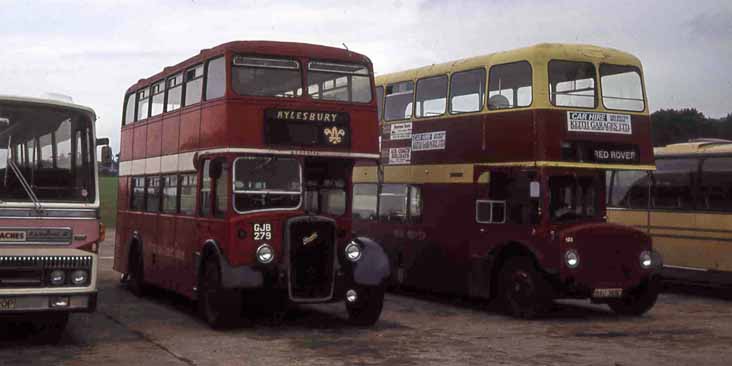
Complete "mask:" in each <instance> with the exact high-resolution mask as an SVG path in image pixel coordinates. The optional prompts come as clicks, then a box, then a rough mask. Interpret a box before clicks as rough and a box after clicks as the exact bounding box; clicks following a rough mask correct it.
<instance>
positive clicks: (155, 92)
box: [150, 80, 165, 116]
mask: <svg viewBox="0 0 732 366" xmlns="http://www.w3.org/2000/svg"><path fill="white" fill-rule="evenodd" d="M164 106H165V80H161V81H159V82H157V83H155V84H153V86H152V107H151V108H150V116H157V115H159V114H161V113H163V107H164Z"/></svg>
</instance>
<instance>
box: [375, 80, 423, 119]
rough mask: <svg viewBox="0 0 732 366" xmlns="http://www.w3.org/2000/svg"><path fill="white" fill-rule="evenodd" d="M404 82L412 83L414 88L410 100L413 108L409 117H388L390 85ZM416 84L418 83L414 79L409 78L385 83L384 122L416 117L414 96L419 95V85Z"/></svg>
mask: <svg viewBox="0 0 732 366" xmlns="http://www.w3.org/2000/svg"><path fill="white" fill-rule="evenodd" d="M403 83H412V90H411V92H412V99H411V102H410V103H411V104H412V107H411V108H410V109H411V113H410V114H409V117H400V118H395V119H386V106H387V104H386V98H387V97H388V96H389V95H388V94H386V91H387V88H388V87H389V86H392V85H398V84H403ZM416 84H417V83H415V82H414V80H412V79H407V80H402V81H395V82H393V83H388V84H384V110H383V114H384V118H383V121H384V122H395V121H411V120H412V119H413V118H414V98H415V97H416V95H417V85H416Z"/></svg>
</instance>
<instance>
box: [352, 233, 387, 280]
mask: <svg viewBox="0 0 732 366" xmlns="http://www.w3.org/2000/svg"><path fill="white" fill-rule="evenodd" d="M354 241H355V242H356V243H359V244H360V245H361V248H362V250H363V255H362V257H361V259H360V260H359V261H357V262H356V263H354V265H353V280H354V282H356V283H357V284H359V285H364V286H380V285H381V284H383V283H384V281H385V280H386V279H387V278H389V275H390V274H391V269H390V267H389V258H388V257H387V256H386V253H385V252H384V249H383V248H382V247H381V245H379V244H378V243H376V242H375V241H373V240H371V239H369V238H366V237H357V238H355V239H354Z"/></svg>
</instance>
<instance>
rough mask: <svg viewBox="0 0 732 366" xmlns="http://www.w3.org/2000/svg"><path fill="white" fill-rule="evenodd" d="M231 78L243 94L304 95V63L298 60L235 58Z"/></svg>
mask: <svg viewBox="0 0 732 366" xmlns="http://www.w3.org/2000/svg"><path fill="white" fill-rule="evenodd" d="M231 78H232V86H233V88H234V91H235V92H236V93H237V94H239V95H252V96H262V97H285V98H288V97H289V98H292V97H299V96H302V80H301V78H300V63H299V62H297V61H295V60H288V59H276V58H262V57H249V56H234V60H233V65H232V72H231Z"/></svg>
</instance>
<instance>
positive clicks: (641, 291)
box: [608, 278, 661, 316]
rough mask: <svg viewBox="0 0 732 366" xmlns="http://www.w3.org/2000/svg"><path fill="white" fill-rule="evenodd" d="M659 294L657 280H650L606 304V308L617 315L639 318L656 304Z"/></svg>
mask: <svg viewBox="0 0 732 366" xmlns="http://www.w3.org/2000/svg"><path fill="white" fill-rule="evenodd" d="M660 292H661V285H660V282H659V280H658V279H656V278H652V279H650V280H648V281H646V283H644V284H643V285H641V286H639V287H638V288H636V289H634V290H632V291H630V292H629V293H628V294H627V295H625V296H623V297H622V298H620V299H618V300H612V301H610V302H608V306H610V309H612V311H614V312H615V313H616V314H618V315H624V316H641V315H643V314H645V313H647V312H648V311H649V310H651V308H652V307H653V306H654V305H655V304H656V300H658V294H659V293H660Z"/></svg>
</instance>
